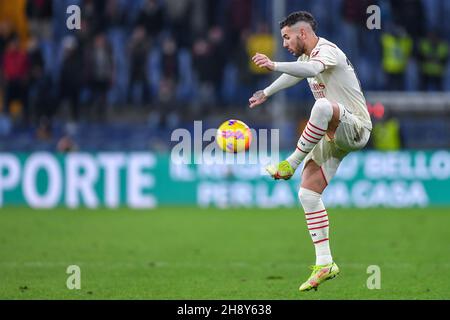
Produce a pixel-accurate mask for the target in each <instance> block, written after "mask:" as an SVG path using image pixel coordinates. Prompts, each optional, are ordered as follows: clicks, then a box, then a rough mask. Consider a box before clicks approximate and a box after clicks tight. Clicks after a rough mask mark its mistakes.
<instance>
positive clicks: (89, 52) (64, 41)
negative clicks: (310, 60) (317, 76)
mask: <svg viewBox="0 0 450 320" xmlns="http://www.w3.org/2000/svg"><path fill="white" fill-rule="evenodd" d="M449 2H450V1H445V0H436V1H434V0H431V1H422V0H373V1H368V0H338V1H336V0H303V1H295V0H286V5H287V7H286V11H287V12H290V11H294V10H309V11H311V12H312V13H313V14H314V15H315V16H316V19H317V20H318V22H319V32H318V33H319V35H321V36H324V37H326V38H328V39H329V40H331V41H333V42H336V43H337V44H338V45H339V46H340V47H341V48H342V49H343V50H344V51H345V52H346V53H347V54H348V56H349V58H350V60H352V62H353V64H354V65H355V66H356V69H357V71H358V73H359V77H360V79H361V82H362V84H363V88H364V89H365V90H440V91H442V90H450V68H449V65H448V57H449V45H448V43H449V41H450V24H448V23H446V19H447V18H446V17H447V16H449V15H450V4H449ZM73 4H75V5H78V6H79V7H80V8H81V21H80V22H81V25H80V26H81V28H80V29H79V30H70V29H68V28H67V25H66V22H67V18H68V17H69V16H70V14H69V13H66V9H67V7H68V6H70V5H73ZM371 4H377V5H379V6H380V8H381V30H368V29H367V27H366V20H367V17H368V14H367V13H366V8H367V7H368V6H369V5H371ZM272 13H273V3H272V1H270V0H215V1H209V0H132V1H127V0H95V1H94V0H58V1H51V0H29V1H26V0H15V1H1V2H0V57H1V73H0V83H1V90H0V92H1V95H2V98H3V99H2V102H3V103H1V104H0V108H1V109H2V117H1V118H0V134H1V132H2V131H8V129H7V127H8V125H7V124H8V123H9V122H8V121H7V120H8V119H13V120H14V121H19V122H20V123H22V124H24V125H37V124H39V125H41V126H43V127H44V128H45V126H48V125H49V124H50V123H51V122H52V121H53V119H54V118H55V116H56V117H57V116H60V115H61V113H64V112H66V114H65V116H66V119H68V121H69V122H74V123H78V122H80V121H83V120H86V119H88V120H94V121H100V122H101V121H104V120H105V119H107V115H108V112H110V110H111V108H113V109H114V108H115V107H118V106H119V107H122V106H125V107H126V108H143V109H145V110H147V111H148V119H147V120H148V121H149V123H152V124H164V125H167V124H171V123H172V125H174V126H176V124H177V122H179V121H181V119H182V118H183V116H184V115H186V114H187V113H189V114H190V115H191V116H194V117H195V116H196V115H197V116H198V115H204V114H207V113H208V112H211V110H212V109H217V108H224V107H229V106H236V105H239V104H241V105H242V104H245V103H246V101H247V99H248V97H249V95H250V94H251V93H252V92H253V91H254V90H256V89H258V88H262V87H264V86H265V85H267V84H268V83H270V81H271V80H272V76H271V74H270V73H268V72H265V71H264V70H261V69H258V68H255V67H254V65H252V63H251V60H250V57H251V56H252V55H253V54H254V53H255V52H256V51H260V52H264V53H266V54H268V55H269V56H270V57H274V56H275V53H276V43H277V42H279V41H280V38H279V36H278V29H277V30H273V28H274V27H275V26H274V25H273V24H272ZM272 31H275V32H274V33H272ZM274 34H275V36H274ZM282 59H292V57H289V56H288V54H287V53H283V56H282ZM303 91H304V92H303ZM303 91H302V90H298V89H294V90H290V91H289V92H288V99H291V100H294V101H295V99H310V96H309V93H308V92H307V91H306V90H303ZM186 106H188V107H189V109H187V108H186ZM5 119H6V120H5ZM5 126H6V127H5ZM43 135H44V136H45V130H43Z"/></svg>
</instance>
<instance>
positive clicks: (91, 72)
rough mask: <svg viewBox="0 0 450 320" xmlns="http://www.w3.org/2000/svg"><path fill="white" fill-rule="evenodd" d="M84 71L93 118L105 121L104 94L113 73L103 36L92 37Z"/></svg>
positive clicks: (105, 106) (109, 53)
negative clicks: (90, 98) (89, 93)
mask: <svg viewBox="0 0 450 320" xmlns="http://www.w3.org/2000/svg"><path fill="white" fill-rule="evenodd" d="M85 69H86V70H87V78H88V83H89V89H90V92H91V94H92V98H93V106H92V108H93V112H94V117H95V118H97V119H98V120H105V113H106V111H107V110H106V108H107V99H106V94H107V93H108V90H109V89H110V87H111V85H112V83H113V81H114V72H115V68H114V60H113V56H112V49H111V47H110V46H109V44H108V42H107V39H106V36H105V34H103V33H99V34H97V35H96V36H95V37H94V40H93V44H92V48H91V49H89V50H88V51H87V61H86V66H85Z"/></svg>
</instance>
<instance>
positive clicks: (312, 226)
mask: <svg viewBox="0 0 450 320" xmlns="http://www.w3.org/2000/svg"><path fill="white" fill-rule="evenodd" d="M326 186H327V181H326V180H325V176H324V174H323V172H322V168H321V167H319V166H318V165H317V164H316V163H315V162H314V161H308V163H306V164H305V168H304V169H303V174H302V184H301V187H300V190H299V193H298V196H299V199H300V202H301V204H302V206H303V209H304V211H305V217H306V225H307V227H308V230H309V233H310V235H311V239H312V241H313V244H314V247H315V251H316V264H315V266H312V270H313V271H312V273H311V276H310V277H309V278H308V280H307V281H306V282H305V283H303V284H302V285H301V286H300V291H307V290H311V289H317V287H318V286H319V285H320V284H321V283H322V282H323V281H325V280H328V279H332V278H334V277H335V276H336V275H337V274H338V273H339V268H338V266H337V265H336V264H335V263H334V262H333V257H332V255H331V250H330V240H329V230H330V223H329V220H328V213H327V210H326V209H325V206H324V204H323V202H322V192H323V191H324V190H325V188H326Z"/></svg>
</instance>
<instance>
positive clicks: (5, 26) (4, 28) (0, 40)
mask: <svg viewBox="0 0 450 320" xmlns="http://www.w3.org/2000/svg"><path fill="white" fill-rule="evenodd" d="M13 36H14V33H13V29H12V25H11V23H9V21H0V58H1V57H3V53H4V52H5V50H6V45H7V44H8V42H9V41H11V39H12V38H13Z"/></svg>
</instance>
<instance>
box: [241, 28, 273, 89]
mask: <svg viewBox="0 0 450 320" xmlns="http://www.w3.org/2000/svg"><path fill="white" fill-rule="evenodd" d="M246 51H247V58H246V61H247V65H248V68H249V70H250V73H251V75H252V84H253V86H254V89H253V91H255V89H256V88H261V87H265V86H266V85H267V84H268V82H269V81H270V78H271V73H270V71H268V70H266V69H265V68H259V67H257V66H256V64H254V63H253V61H252V57H253V56H254V55H255V53H256V52H261V53H264V54H265V55H267V56H268V57H269V58H270V59H273V57H274V55H275V39H274V37H273V35H272V33H270V30H269V26H268V25H267V23H265V22H259V23H258V24H257V27H256V32H255V33H252V34H250V35H249V37H248V38H247V40H246Z"/></svg>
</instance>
